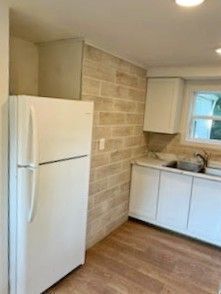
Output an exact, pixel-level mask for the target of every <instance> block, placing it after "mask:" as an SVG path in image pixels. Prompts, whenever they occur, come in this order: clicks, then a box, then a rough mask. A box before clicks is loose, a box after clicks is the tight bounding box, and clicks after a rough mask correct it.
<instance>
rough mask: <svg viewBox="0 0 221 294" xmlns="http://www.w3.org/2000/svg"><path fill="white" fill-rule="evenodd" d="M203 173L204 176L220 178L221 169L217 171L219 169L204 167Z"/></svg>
mask: <svg viewBox="0 0 221 294" xmlns="http://www.w3.org/2000/svg"><path fill="white" fill-rule="evenodd" d="M204 173H205V174H206V175H211V176H218V177H221V169H219V168H212V167H206V169H205V172H204Z"/></svg>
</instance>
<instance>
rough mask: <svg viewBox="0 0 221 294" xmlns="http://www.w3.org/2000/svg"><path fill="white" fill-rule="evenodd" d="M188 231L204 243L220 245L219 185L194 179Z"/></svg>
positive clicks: (220, 184) (220, 194) (220, 211)
mask: <svg viewBox="0 0 221 294" xmlns="http://www.w3.org/2000/svg"><path fill="white" fill-rule="evenodd" d="M188 230H189V231H190V233H191V234H193V235H195V236H196V237H198V238H200V239H203V240H205V241H209V242H210V241H212V242H214V243H217V244H218V245H220V244H221V183H220V182H215V181H210V180H205V179H199V178H195V179H194V183H193V193H192V201H191V207H190V217H189V224H188Z"/></svg>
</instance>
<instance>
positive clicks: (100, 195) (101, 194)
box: [82, 45, 147, 247]
mask: <svg viewBox="0 0 221 294" xmlns="http://www.w3.org/2000/svg"><path fill="white" fill-rule="evenodd" d="M82 78H83V85H82V99H83V100H93V101H94V103H95V104H94V105H95V112H94V128H93V143H92V144H93V146H92V148H93V150H92V166H91V179H90V196H89V214H88V232H87V246H88V247H90V246H92V245H93V244H94V243H96V242H97V241H99V240H101V239H102V238H104V237H105V236H106V235H108V234H109V233H110V232H111V231H112V230H114V229H115V228H116V227H118V226H119V225H121V224H122V223H123V222H125V221H126V220H127V218H128V201H129V185H130V170H131V169H130V162H131V159H133V158H137V157H139V156H142V155H144V154H145V152H146V150H147V145H146V140H145V135H144V134H143V131H142V128H143V117H144V103H145V96H146V70H144V69H142V68H139V67H137V66H135V65H133V64H131V63H128V62H126V61H123V60H121V59H119V58H117V57H114V56H112V55H110V54H108V53H105V52H103V51H101V50H98V49H96V48H94V47H91V46H89V45H86V46H85V49H84V60H83V76H82ZM101 138H105V140H106V143H105V149H104V150H99V139H101Z"/></svg>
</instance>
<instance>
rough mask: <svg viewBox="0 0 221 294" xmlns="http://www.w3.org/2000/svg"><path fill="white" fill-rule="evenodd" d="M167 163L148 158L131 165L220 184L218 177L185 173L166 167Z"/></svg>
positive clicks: (220, 179) (139, 159) (220, 180)
mask: <svg viewBox="0 0 221 294" xmlns="http://www.w3.org/2000/svg"><path fill="white" fill-rule="evenodd" d="M167 163H169V161H165V160H161V159H156V158H151V157H148V156H145V157H141V158H138V159H135V160H133V161H132V164H136V165H140V166H147V167H151V168H155V169H158V170H163V171H167V172H172V173H176V174H182V175H187V176H192V177H195V178H202V179H207V180H212V181H218V182H221V177H220V176H214V175H209V174H203V173H195V172H190V171H185V170H181V169H176V168H171V167H166V166H165V165H166V164H167Z"/></svg>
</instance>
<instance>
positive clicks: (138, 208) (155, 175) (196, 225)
mask: <svg viewBox="0 0 221 294" xmlns="http://www.w3.org/2000/svg"><path fill="white" fill-rule="evenodd" d="M129 215H130V216H132V217H135V218H137V219H140V220H143V221H147V222H149V223H152V224H155V225H157V226H159V227H164V228H168V229H171V230H173V231H175V232H179V233H182V234H185V235H188V236H191V237H194V238H197V239H200V240H203V241H206V242H209V243H212V244H215V245H218V246H221V181H220V182H219V181H214V180H212V179H211V180H210V179H206V178H198V177H194V175H193V176H191V175H184V174H180V173H174V172H169V171H168V172H167V171H165V170H164V171H162V170H160V169H159V170H158V169H157V168H156V169H155V168H151V167H145V166H139V165H133V169H132V181H131V191H130V206H129Z"/></svg>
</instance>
